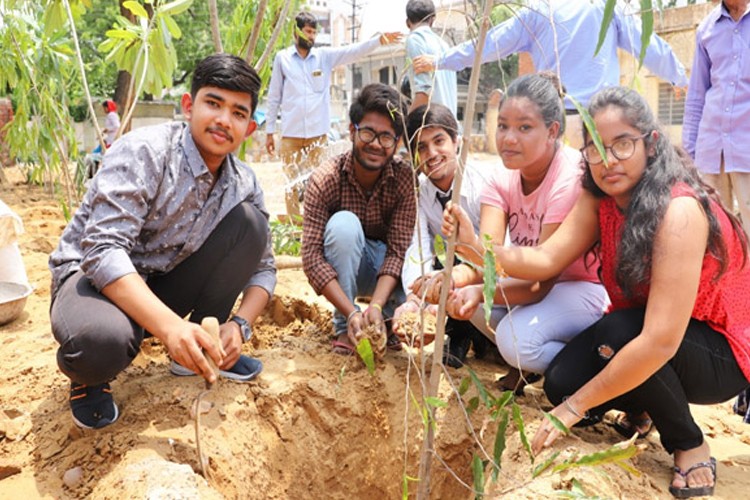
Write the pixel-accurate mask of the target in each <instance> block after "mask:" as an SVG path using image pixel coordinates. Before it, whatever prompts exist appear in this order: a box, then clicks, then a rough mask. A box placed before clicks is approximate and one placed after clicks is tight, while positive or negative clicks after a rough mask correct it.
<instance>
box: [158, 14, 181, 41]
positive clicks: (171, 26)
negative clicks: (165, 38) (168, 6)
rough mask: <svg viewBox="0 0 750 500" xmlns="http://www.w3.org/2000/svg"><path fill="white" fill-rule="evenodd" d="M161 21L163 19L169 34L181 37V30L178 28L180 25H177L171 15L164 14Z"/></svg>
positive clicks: (177, 37)
mask: <svg viewBox="0 0 750 500" xmlns="http://www.w3.org/2000/svg"><path fill="white" fill-rule="evenodd" d="M162 21H164V24H165V25H166V27H167V30H169V34H170V35H172V36H173V37H174V38H176V39H179V38H181V37H182V31H181V30H180V27H179V26H178V25H177V22H176V21H175V20H174V19H173V18H172V16H164V17H162Z"/></svg>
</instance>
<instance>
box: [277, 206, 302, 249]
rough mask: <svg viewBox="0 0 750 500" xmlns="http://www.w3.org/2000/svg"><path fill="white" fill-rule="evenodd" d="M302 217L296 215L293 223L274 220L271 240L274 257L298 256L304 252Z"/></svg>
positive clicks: (292, 220)
mask: <svg viewBox="0 0 750 500" xmlns="http://www.w3.org/2000/svg"><path fill="white" fill-rule="evenodd" d="M301 224H302V217H300V216H299V215H295V216H292V217H291V221H281V220H272V221H271V223H270V226H271V240H272V242H273V243H272V244H273V253H274V255H293V256H298V255H300V253H301V252H302V226H301Z"/></svg>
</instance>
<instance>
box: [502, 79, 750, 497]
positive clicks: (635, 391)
mask: <svg viewBox="0 0 750 500" xmlns="http://www.w3.org/2000/svg"><path fill="white" fill-rule="evenodd" d="M589 113H590V114H591V116H592V118H593V121H594V124H595V126H596V130H597V132H598V135H599V137H600V138H601V141H602V143H603V145H604V147H605V151H606V157H604V156H601V155H600V153H599V152H598V150H597V149H596V147H594V146H593V141H592V138H591V136H590V135H589V134H588V133H584V144H585V146H584V148H583V150H582V153H583V156H584V159H585V171H584V176H583V186H584V192H583V193H582V195H581V197H580V198H579V200H578V202H577V203H576V206H575V207H574V208H573V210H572V211H571V212H570V214H569V215H568V216H567V217H566V219H565V221H564V222H563V223H562V225H561V226H560V228H559V229H558V230H557V231H555V233H554V234H553V235H552V236H551V237H550V238H549V239H548V240H547V241H545V242H544V243H542V244H541V245H539V246H536V247H526V248H523V247H510V248H509V247H499V246H497V247H495V253H496V255H497V259H498V265H499V267H502V269H503V270H504V271H505V272H507V273H508V274H510V275H511V276H517V277H519V278H525V279H537V280H545V279H549V277H550V276H555V275H557V274H558V273H559V272H560V271H561V270H562V269H564V268H565V267H566V266H567V265H569V264H570V263H571V262H573V261H574V260H575V259H577V258H579V257H580V256H581V255H583V254H586V253H598V254H599V256H600V258H601V262H602V269H601V276H602V282H603V283H604V285H605V287H606V288H607V291H608V292H609V296H610V299H611V300H612V308H611V311H610V312H609V313H608V314H606V315H605V316H604V317H603V318H602V319H601V320H600V321H598V322H597V323H595V324H594V325H592V326H591V327H590V328H588V329H587V330H585V331H584V332H583V333H581V334H580V335H578V336H577V337H575V338H574V339H573V340H572V341H571V342H570V343H568V344H567V345H566V346H565V347H564V348H563V349H562V350H561V351H560V353H559V354H558V355H557V357H556V358H555V359H554V360H553V361H552V363H551V364H550V366H549V368H548V369H547V371H546V372H545V384H544V390H545V392H546V394H547V397H548V398H549V400H550V401H551V402H552V403H553V404H555V405H556V406H555V408H554V409H553V410H552V412H551V413H552V414H553V415H554V416H556V417H557V418H558V419H560V420H561V421H562V422H563V423H564V424H565V425H566V426H568V427H571V426H573V425H575V424H578V423H586V422H595V421H597V420H598V419H600V418H601V416H602V414H603V413H604V412H606V411H608V410H610V409H618V410H623V411H627V412H629V413H630V414H637V413H639V412H644V411H645V412H647V413H648V414H649V415H650V416H651V419H652V420H653V423H654V426H655V427H656V429H658V431H659V434H660V438H661V443H662V445H663V446H664V448H665V449H666V450H667V452H669V453H670V454H674V464H675V467H674V476H673V478H672V481H671V484H670V485H669V491H670V492H671V493H672V494H673V495H674V496H675V497H678V498H687V497H692V496H699V495H701V496H702V495H711V494H713V491H714V485H715V481H716V461H715V460H714V459H713V458H711V456H710V450H709V446H708V444H707V443H706V442H705V441H704V438H703V434H702V433H701V430H700V428H699V427H698V425H697V424H696V423H695V420H694V419H693V417H692V415H691V413H690V407H689V405H688V404H689V403H695V404H715V403H719V402H722V401H726V400H728V399H730V398H731V397H733V396H734V395H736V394H737V393H739V392H740V391H742V390H743V389H745V388H747V387H748V386H750V382H749V381H748V380H750V308H749V307H748V306H747V304H748V303H749V302H750V264H749V263H748V251H747V235H746V234H745V233H744V232H743V230H742V227H741V225H740V223H739V221H738V220H737V218H736V217H735V216H734V215H733V214H732V213H731V212H730V211H729V210H727V209H726V208H725V207H724V206H723V205H722V204H721V201H720V199H719V198H718V196H717V195H716V192H715V191H714V190H713V189H711V188H710V187H709V186H708V185H707V184H705V183H704V182H703V181H702V180H701V178H700V177H699V174H698V172H697V170H696V168H695V166H694V165H693V164H692V162H691V160H690V159H689V158H688V157H687V155H686V154H684V153H683V152H682V151H681V150H676V149H675V148H674V147H673V146H672V144H671V142H670V140H669V138H668V137H667V135H666V134H665V133H664V132H663V131H662V129H661V127H660V126H659V124H658V123H657V121H656V120H655V119H654V116H653V114H652V112H651V110H650V109H649V107H648V105H647V103H646V101H645V100H644V99H643V98H642V97H641V96H640V95H639V94H638V93H636V92H635V91H633V90H630V89H626V88H622V87H612V88H607V89H605V90H602V91H600V92H599V93H598V94H596V95H595V96H594V97H593V98H592V100H591V102H590V104H589ZM559 436H560V432H559V431H558V430H557V429H556V428H555V427H554V426H553V425H552V423H551V422H550V421H548V420H547V419H545V420H543V421H542V423H541V425H540V426H539V429H538V430H537V432H536V434H535V436H534V439H533V441H532V448H533V450H534V451H535V452H536V453H538V452H540V451H541V450H542V448H544V447H547V446H550V445H552V443H553V442H554V441H555V440H556V439H557V438H558V437H559Z"/></svg>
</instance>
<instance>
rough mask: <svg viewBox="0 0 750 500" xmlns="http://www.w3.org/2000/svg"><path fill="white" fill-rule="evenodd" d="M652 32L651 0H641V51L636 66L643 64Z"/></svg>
mask: <svg viewBox="0 0 750 500" xmlns="http://www.w3.org/2000/svg"><path fill="white" fill-rule="evenodd" d="M653 32H654V11H653V5H652V4H651V0H641V53H640V54H639V55H638V67H639V68H640V67H641V66H643V61H644V59H645V58H646V50H647V49H648V44H649V42H650V41H651V34H652V33H653Z"/></svg>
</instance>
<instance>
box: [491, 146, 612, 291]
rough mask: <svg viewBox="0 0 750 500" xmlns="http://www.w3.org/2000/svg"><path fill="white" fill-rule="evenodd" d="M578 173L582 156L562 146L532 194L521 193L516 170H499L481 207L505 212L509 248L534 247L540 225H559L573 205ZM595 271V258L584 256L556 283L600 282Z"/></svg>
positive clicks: (519, 179)
mask: <svg viewBox="0 0 750 500" xmlns="http://www.w3.org/2000/svg"><path fill="white" fill-rule="evenodd" d="M581 173H582V170H581V154H580V153H579V152H578V151H576V150H575V149H573V148H570V147H567V146H561V147H560V148H559V149H558V150H557V152H556V153H555V156H554V157H553V159H552V163H551V164H550V166H549V170H548V171H547V175H546V176H545V177H544V180H543V181H542V183H541V184H540V185H539V186H538V187H537V188H536V189H535V190H534V191H533V192H532V193H530V194H528V195H524V194H523V189H522V187H521V172H520V171H519V170H509V169H506V168H498V169H495V172H494V175H493V176H492V178H491V179H490V183H489V184H488V185H487V186H486V187H485V188H484V191H482V197H481V200H482V204H485V205H490V206H493V207H498V208H500V209H502V210H503V211H504V212H505V214H506V215H507V218H508V233H509V235H510V243H511V245H518V246H537V245H538V244H539V237H540V235H541V232H542V225H543V224H559V223H560V222H562V221H563V219H564V218H565V216H566V215H568V212H570V210H571V209H572V208H573V205H575V202H576V200H578V195H579V194H580V193H581V189H582V187H581ZM586 264H588V266H586ZM598 269H599V261H598V259H595V258H594V257H593V255H591V254H588V255H584V256H582V257H580V258H578V259H577V260H576V261H575V262H573V264H571V265H570V266H569V267H568V268H567V269H566V270H565V271H563V273H562V274H561V275H560V277H559V278H558V281H591V282H593V283H599V277H598V276H597V271H598Z"/></svg>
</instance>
